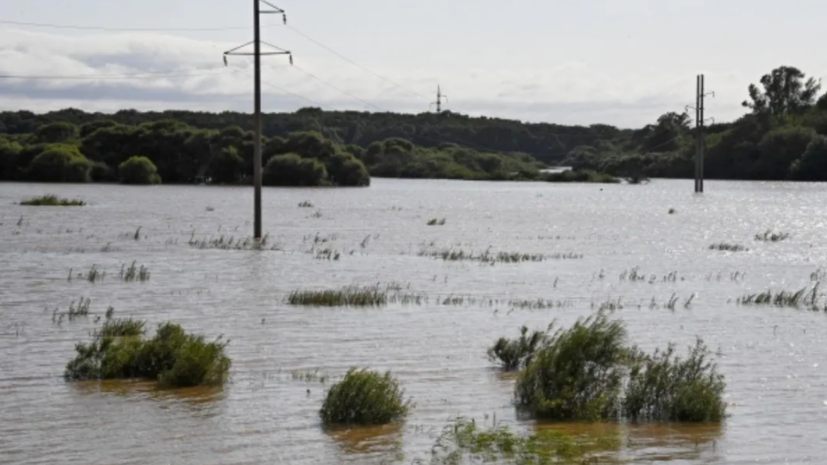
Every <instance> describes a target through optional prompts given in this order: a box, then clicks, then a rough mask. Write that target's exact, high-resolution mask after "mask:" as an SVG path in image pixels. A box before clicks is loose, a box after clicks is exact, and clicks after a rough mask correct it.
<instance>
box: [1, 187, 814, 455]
mask: <svg viewBox="0 0 827 465" xmlns="http://www.w3.org/2000/svg"><path fill="white" fill-rule="evenodd" d="M691 191H692V186H691V182H689V181H660V180H659V181H655V182H652V183H650V184H648V185H642V186H627V185H617V186H614V185H612V186H597V185H552V184H533V183H483V182H456V181H396V180H381V179H377V180H374V183H373V186H371V187H370V188H367V189H339V190H334V189H266V190H265V191H264V206H265V208H264V210H265V221H264V229H265V231H267V232H269V234H270V237H269V239H270V243H271V244H278V245H279V248H281V249H282V250H280V251H267V252H261V251H236V250H201V249H197V248H193V247H191V246H189V245H188V244H187V242H188V240H189V239H190V238H191V237H195V238H196V239H199V240H200V239H206V238H210V237H212V238H215V237H218V236H220V235H222V234H223V235H224V236H225V237H230V236H234V237H235V238H244V237H247V236H249V235H250V234H251V231H252V226H251V221H250V220H251V214H252V190H251V189H247V188H221V187H204V186H158V187H148V188H137V187H123V186H102V185H45V184H37V185H36V184H9V183H6V184H0V463H14V464H51V463H61V464H90V463H102V464H103V463H105V464H113V463H117V464H130V463H134V464H147V463H158V464H161V463H163V464H185V463H186V464H190V463H200V464H213V463H214V464H259V463H293V464H315V463H394V462H400V463H410V462H412V461H414V460H416V459H423V460H427V459H428V458H429V453H430V448H431V446H432V445H433V443H434V439H435V438H436V436H437V434H438V433H439V432H440V431H441V429H442V428H443V426H444V425H446V423H447V421H448V420H449V419H450V418H451V417H453V416H456V415H464V416H469V417H473V418H475V419H477V420H478V421H491V420H493V418H494V417H495V416H496V418H497V421H499V422H505V423H511V424H514V425H515V427H516V428H518V429H530V428H533V427H545V426H543V425H533V424H531V423H530V422H525V421H520V420H518V419H517V418H516V416H515V412H514V408H513V406H512V404H511V395H512V388H513V379H512V378H510V377H503V376H500V374H499V372H498V371H497V370H496V369H495V368H494V367H493V366H492V365H491V363H489V362H488V360H486V357H485V349H486V347H487V346H488V345H490V344H491V343H492V342H493V341H494V340H495V339H496V338H497V337H499V336H503V335H508V336H512V335H515V334H517V331H518V328H519V327H520V326H521V325H528V326H529V327H532V328H538V329H539V328H543V327H545V326H546V325H548V324H549V323H550V322H551V321H552V320H555V319H556V320H558V321H559V322H560V323H561V324H564V325H565V324H569V323H571V322H572V321H574V320H575V319H576V318H577V317H579V316H585V315H589V314H591V313H593V312H594V311H595V308H596V306H598V305H599V304H600V303H601V302H605V301H607V300H609V299H614V300H615V301H617V299H622V300H621V302H622V303H623V308H620V309H618V310H616V311H615V312H614V315H615V317H617V318H622V319H623V320H625V321H626V323H627V326H628V329H629V333H630V338H631V340H632V341H633V342H635V343H638V344H640V345H641V346H642V347H644V348H647V349H652V348H655V347H663V346H665V345H666V344H667V343H668V342H670V341H673V342H675V343H677V344H678V345H679V347H681V349H684V348H685V347H687V346H689V345H690V344H691V343H693V342H694V340H695V337H696V336H701V337H703V339H704V340H705V341H706V343H707V345H708V346H709V347H710V348H711V349H712V350H713V351H714V352H715V354H716V355H715V360H716V362H717V363H718V364H719V367H720V370H721V371H722V372H723V373H724V374H725V376H726V380H727V385H728V386H727V391H726V396H727V400H728V402H729V403H730V406H729V410H728V412H729V414H730V417H729V418H728V419H727V420H726V421H725V422H724V423H723V424H722V425H717V426H709V425H695V426H689V425H643V426H628V425H567V426H561V425H554V426H552V427H556V428H560V427H564V428H566V429H570V430H571V431H573V432H579V433H583V434H587V433H589V429H590V428H602V429H604V430H605V429H606V428H609V429H612V428H614V429H617V430H619V431H620V434H621V435H622V438H623V440H622V444H621V448H620V450H618V451H616V452H615V453H614V458H615V459H618V460H622V461H629V462H634V463H656V462H657V463H663V462H667V463H687V464H689V463H728V464H736V463H751V464H752V463H767V464H776V463H823V461H824V460H825V451H827V433H825V432H824V431H825V430H824V424H825V421H827V375H825V373H827V371H825V370H826V369H827V365H825V363H827V360H826V359H825V356H827V315H825V314H824V313H812V312H808V311H803V310H795V309H790V308H771V307H746V306H739V305H737V304H736V302H735V300H736V299H737V298H738V297H739V296H741V295H743V294H745V293H748V292H756V291H763V290H766V289H768V288H772V289H788V290H797V289H800V288H802V287H805V286H812V285H813V283H814V281H813V279H823V278H824V272H823V271H820V267H823V266H827V239H826V237H827V236H826V235H825V232H827V217H825V214H824V210H823V206H824V205H825V203H827V189H825V185H823V184H786V183H729V182H708V183H707V193H705V194H704V195H703V196H695V195H693V194H692V192H691ZM45 193H53V194H57V195H60V196H64V197H78V198H82V199H83V200H85V201H86V202H88V205H87V206H85V207H79V208H52V207H24V206H19V205H16V204H15V203H16V202H19V201H20V200H23V199H26V198H28V197H32V196H35V195H41V194H45ZM303 201H309V202H311V203H312V204H313V205H314V207H313V208H299V206H298V204H299V203H300V202H303ZM670 208H673V209H674V210H675V213H674V214H669V213H668V212H669V209H670ZM431 218H438V219H441V218H445V219H446V222H445V224H444V225H442V226H427V225H426V223H427V222H428V220H429V219H431ZM139 227H140V238H139V240H137V241H136V240H135V239H134V233H135V231H136V229H137V228H139ZM767 229H774V230H778V231H783V232H788V233H790V234H791V237H790V238H789V239H788V240H786V241H783V242H778V243H763V242H757V241H755V240H754V236H755V234H757V233H759V232H763V231H765V230H767ZM317 237H318V239H316V238H317ZM718 242H731V243H740V244H743V245H745V246H747V247H748V248H749V249H750V250H749V251H747V252H738V253H727V252H719V251H712V250H708V247H709V245H710V244H712V243H718ZM314 246H315V251H318V250H320V249H324V248H330V249H331V250H333V251H338V252H339V253H340V254H341V255H340V258H339V260H338V261H333V260H320V259H316V258H315V251H314V252H311V249H312V248H313V247H314ZM450 247H453V248H455V249H462V250H465V251H468V252H478V253H479V252H483V251H485V250H486V249H489V248H490V249H491V250H492V251H507V252H521V253H541V254H547V255H552V254H558V253H565V254H567V253H575V254H582V255H583V257H582V258H580V259H559V260H556V259H549V260H545V261H542V262H527V263H519V264H497V265H495V266H486V265H480V264H479V263H473V262H443V261H441V260H436V259H433V258H428V257H423V256H419V255H418V253H419V252H420V251H423V250H425V251H432V250H441V249H447V248H450ZM133 260H137V264H138V265H146V266H147V267H148V269H149V271H150V273H151V277H150V280H149V281H148V282H144V283H141V282H129V283H128V282H123V281H121V280H119V279H118V273H119V271H120V268H121V266H122V264H127V265H128V264H130V263H131V262H132V261H133ZM92 265H96V266H97V268H99V269H100V270H102V271H105V272H106V277H105V278H104V279H103V280H102V281H99V282H96V283H90V282H88V281H86V280H84V279H80V278H77V277H76V278H74V279H72V280H71V281H69V280H68V279H67V276H68V274H69V270H70V269H71V270H73V273H81V272H82V273H85V272H87V271H88V270H89V268H90V267H91V266H92ZM634 267H638V271H639V272H640V273H641V274H645V275H646V279H645V280H644V281H636V282H630V281H629V280H628V279H625V280H624V279H621V276H622V275H623V273H624V271H626V272H627V274H626V276H628V270H630V269H632V268H634ZM671 272H676V279H675V280H674V281H672V280H667V281H664V279H663V277H664V276H667V275H668V274H669V273H671ZM601 276H602V278H601ZM651 276H654V280H653V281H654V282H651V283H650V279H651ZM392 281H395V282H398V283H401V284H402V285H403V286H404V287H405V288H407V287H408V286H410V290H411V291H415V292H419V293H422V294H424V295H426V296H428V299H427V302H423V303H421V304H420V305H390V306H388V307H387V308H369V309H352V308H351V309H339V308H334V309H330V308H325V309H321V308H298V307H291V306H289V305H286V304H285V302H284V298H285V295H286V294H287V293H288V292H290V291H291V290H295V289H305V288H337V287H340V286H344V285H351V284H358V285H368V284H373V283H388V282H392ZM693 294H694V295H695V297H694V298H693V300H692V302H691V305H690V306H689V307H688V308H685V307H684V302H685V301H686V299H688V298H689V297H690V296H692V295H693ZM673 295H675V296H676V297H677V298H678V304H677V305H676V308H675V309H674V311H672V310H669V309H667V308H664V304H665V303H666V302H668V301H669V299H670V297H672V296H673ZM448 296H454V297H462V302H455V304H454V305H443V302H444V299H445V298H446V297H448ZM81 297H88V298H90V299H91V308H90V311H91V313H92V315H90V316H89V317H88V318H78V319H74V320H72V321H68V320H63V321H62V322H61V323H60V324H57V323H55V322H53V321H52V314H53V311H54V309H55V308H57V309H59V310H60V311H65V310H66V309H67V308H68V307H69V305H70V303H71V302H72V301H73V300H77V299H78V298H81ZM537 299H545V300H548V301H551V302H554V303H556V304H561V306H558V305H555V307H554V308H546V309H528V308H513V306H512V305H509V301H511V300H537ZM653 300H654V304H653ZM110 305H111V306H113V307H114V308H115V316H121V317H125V316H132V317H137V318H142V319H145V320H147V321H148V322H150V325H151V326H154V324H155V323H158V322H163V321H167V320H173V321H176V322H179V323H181V324H182V325H183V326H184V327H185V328H187V329H188V330H192V331H195V332H200V333H203V334H206V335H207V336H209V337H215V336H218V335H220V334H223V335H224V336H225V337H226V338H229V339H230V340H231V343H230V345H229V347H228V352H229V355H230V356H231V358H232V360H233V366H232V370H231V382H229V383H228V384H227V385H226V386H224V388H223V389H218V390H215V389H190V390H181V391H164V390H159V389H157V388H156V387H155V386H154V385H152V384H151V383H146V382H127V383H124V382H106V383H66V382H64V380H63V379H62V377H61V375H62V372H63V368H64V366H65V364H66V362H67V361H68V360H69V359H70V358H71V357H72V356H73V347H74V344H75V343H76V342H78V341H83V340H86V339H87V338H88V334H89V332H90V331H91V330H92V329H93V328H94V327H95V326H96V324H95V322H94V317H95V315H97V314H102V313H103V312H105V310H106V308H107V307H108V306H110ZM351 366H369V367H372V368H376V369H380V370H385V369H391V370H393V372H394V373H395V374H396V375H397V376H398V377H399V379H400V380H401V382H402V383H403V385H404V387H405V389H406V390H407V393H408V394H410V395H411V396H412V397H413V398H414V400H415V402H416V408H415V409H414V410H413V412H412V414H411V416H410V417H409V418H408V420H407V421H406V422H405V423H404V424H401V425H391V426H387V427H381V428H370V429H344V430H342V429H337V430H328V429H325V428H322V426H321V424H320V421H319V417H318V410H319V408H320V406H321V403H322V399H323V395H324V392H325V389H326V386H328V385H329V383H330V381H327V383H326V384H322V383H320V382H318V381H314V380H310V381H307V380H297V379H294V377H293V375H292V374H291V373H292V372H293V371H296V370H301V371H303V372H312V371H316V370H317V371H318V373H319V374H324V375H327V376H329V377H330V378H331V379H332V380H335V378H336V377H337V376H341V375H342V374H343V373H344V372H345V371H346V370H347V369H348V368H349V367H351ZM486 418H488V420H486Z"/></svg>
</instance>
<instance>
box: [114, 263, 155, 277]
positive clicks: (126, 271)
mask: <svg viewBox="0 0 827 465" xmlns="http://www.w3.org/2000/svg"><path fill="white" fill-rule="evenodd" d="M136 263H137V262H136V261H134V260H133V261H132V264H131V265H129V267H127V266H126V265H121V274H120V277H121V279H122V280H124V281H126V282H132V281H140V282H146V281H149V268H147V267H145V266H144V265H141V266H140V268H139V267H138V266H137V264H136Z"/></svg>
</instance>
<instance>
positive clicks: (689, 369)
mask: <svg viewBox="0 0 827 465" xmlns="http://www.w3.org/2000/svg"><path fill="white" fill-rule="evenodd" d="M708 358H709V350H708V349H707V348H706V346H705V345H704V343H703V342H702V341H701V340H700V339H699V340H698V341H697V342H696V343H695V346H694V347H693V348H692V349H691V350H690V352H689V356H688V357H687V358H686V359H685V360H681V359H680V358H679V357H677V356H675V347H674V345H672V344H670V345H669V347H668V348H667V349H666V350H665V351H655V353H654V354H652V355H646V354H643V353H637V354H636V356H634V357H632V359H633V360H634V362H633V363H632V367H631V370H630V374H629V382H628V383H627V388H626V396H625V399H624V402H623V411H624V415H625V416H626V417H627V418H628V419H630V420H632V421H647V420H653V421H679V422H719V421H721V420H722V419H723V418H724V416H725V413H726V403H725V402H724V401H723V393H724V387H725V386H726V383H724V378H723V376H722V375H720V374H719V373H717V371H716V367H715V364H714V363H711V362H709V361H708Z"/></svg>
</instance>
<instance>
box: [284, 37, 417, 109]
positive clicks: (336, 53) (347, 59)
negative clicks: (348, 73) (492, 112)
mask: <svg viewBox="0 0 827 465" xmlns="http://www.w3.org/2000/svg"><path fill="white" fill-rule="evenodd" d="M287 28H288V29H291V30H292V31H293V32H295V33H296V34H298V35H300V36H302V37H304V38H305V39H307V40H309V41H310V42H313V43H314V44H316V45H318V46H319V47H322V48H323V49H325V50H327V51H328V52H330V53H332V54H334V55H336V56H337V57H339V58H341V59H342V60H344V61H346V62H348V63H350V64H351V65H353V66H355V67H357V68H359V69H361V70H363V71H366V72H368V73H370V74H372V75H374V76H376V77H378V78H379V79H382V80H383V81H385V82H387V83H389V84H392V85H393V86H394V87H398V88H400V89H403V90H407V91H408V92H410V93H412V94H414V95H417V96H419V97H421V98H424V99H430V97H427V96H425V95H422V94H420V93H419V92H417V91H415V90H413V89H409V88H407V87H405V86H403V85H402V84H398V83H396V82H394V81H391V80H390V79H388V78H386V77H385V76H382V75H381V74H379V73H377V72H375V71H372V70H370V69H368V68H366V67H364V66H362V65H360V64H359V63H356V62H355V61H353V60H351V59H350V58H348V57H346V56H344V55H342V54H341V53H339V52H337V51H336V50H333V49H332V48H330V47H328V46H327V45H325V44H323V43H321V42H319V41H318V40H316V39H314V38H312V37H310V36H308V35H307V34H305V33H303V32H301V31H299V30H298V29H296V28H295V27H293V26H290V25H288V26H287Z"/></svg>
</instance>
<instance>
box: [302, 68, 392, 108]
mask: <svg viewBox="0 0 827 465" xmlns="http://www.w3.org/2000/svg"><path fill="white" fill-rule="evenodd" d="M293 67H294V68H296V69H297V70H299V71H301V72H302V73H304V74H306V75H308V76H310V77H311V78H313V79H315V80H317V81H319V82H321V83H322V84H324V85H326V86H328V87H330V88H331V89H334V90H337V91H339V92H341V93H343V94H345V95H347V96H349V97H351V98H354V99H356V100H358V101H360V102H362V103H364V104H365V105H367V106H370V107H373V108H375V109H377V110H379V111H384V112H388V110H385V109H383V108H380V107H378V106H376V105H374V104H372V103H370V102H368V101H367V100H364V99H362V98H359V97H357V96H355V95H353V94H351V93H350V92H348V91H346V90H343V89H340V88H339V87H336V86H334V85H333V84H331V83H329V82H327V81H325V80H324V79H322V78H320V77H318V76H316V75H315V74H313V73H311V72H309V71H307V70H305V69H303V68H300V67H299V66H296V65H293Z"/></svg>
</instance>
